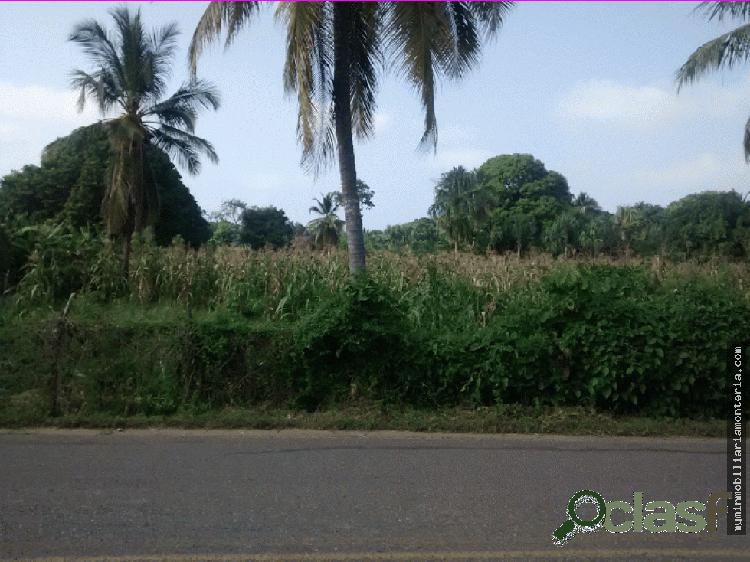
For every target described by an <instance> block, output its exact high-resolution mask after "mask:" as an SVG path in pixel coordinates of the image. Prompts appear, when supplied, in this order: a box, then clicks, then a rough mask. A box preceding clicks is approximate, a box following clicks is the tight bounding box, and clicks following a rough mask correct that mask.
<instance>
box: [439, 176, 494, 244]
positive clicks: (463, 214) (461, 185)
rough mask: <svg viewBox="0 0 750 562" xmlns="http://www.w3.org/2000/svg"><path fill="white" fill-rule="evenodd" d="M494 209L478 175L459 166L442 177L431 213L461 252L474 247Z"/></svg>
mask: <svg viewBox="0 0 750 562" xmlns="http://www.w3.org/2000/svg"><path fill="white" fill-rule="evenodd" d="M490 207H491V202H490V199H489V197H488V196H487V192H486V191H483V190H482V188H481V186H480V185H479V182H478V181H477V174H476V172H473V171H469V170H467V169H466V168H464V167H463V166H458V167H456V168H453V169H452V170H451V171H449V172H446V173H444V174H443V175H442V176H440V180H438V183H437V185H436V186H435V202H434V203H433V204H432V206H431V207H430V209H429V213H430V216H431V217H432V218H434V219H435V221H436V222H437V224H438V226H439V227H440V228H441V229H442V230H443V231H444V232H445V233H446V235H447V236H448V238H449V239H450V241H451V242H452V243H453V249H454V251H456V252H457V251H458V248H459V246H461V245H463V244H472V243H473V240H474V237H475V234H476V232H477V230H478V228H479V226H480V224H481V223H482V221H483V220H484V219H485V218H486V217H487V214H488V212H489V209H490Z"/></svg>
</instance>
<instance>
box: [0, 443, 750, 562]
mask: <svg viewBox="0 0 750 562" xmlns="http://www.w3.org/2000/svg"><path fill="white" fill-rule="evenodd" d="M724 471H725V456H724V442H723V441H722V440H708V439H629V438H572V437H539V436H467V435H424V434H409V433H393V432H385V433H382V432H377V433H358V432H335V433H334V432H302V431H282V432H261V431H211V432H209V431H175V430H166V431H165V430H158V431H157V430H153V431H152V430H144V431H125V432H114V433H111V432H110V433H107V432H99V431H56V430H47V431H34V432H4V433H2V434H0V558H3V559H12V558H42V557H60V558H63V557H64V558H66V559H71V558H73V559H75V558H83V557H89V558H99V559H107V560H112V559H117V558H120V559H122V558H125V559H127V560H140V559H149V560H153V559H159V560H174V561H177V560H180V561H182V560H189V559H203V560H459V559H460V560H503V559H518V560H529V559H542V560H548V559H557V560H559V559H563V560H583V559H595V560H604V559H620V560H643V559H648V560H709V559H725V560H740V559H750V548H749V547H748V545H749V544H750V543H748V539H747V537H727V536H726V534H724V532H723V529H724V521H723V520H721V523H720V525H721V531H720V532H719V533H706V532H704V533H700V534H690V535H689V534H680V533H674V534H673V533H661V534H649V533H638V534H636V533H628V534H620V535H615V534H610V533H607V532H605V531H600V532H596V533H586V534H579V535H577V536H575V537H574V538H573V539H572V540H571V541H570V542H569V543H568V544H567V545H566V546H564V547H562V548H560V547H556V546H554V545H553V543H552V540H551V533H552V531H554V529H555V528H557V527H558V526H559V525H560V524H561V523H562V522H563V520H564V519H565V517H564V514H565V506H566V505H567V502H568V499H569V498H570V496H571V495H572V494H573V493H574V492H575V491H577V490H580V489H583V488H589V489H593V490H596V491H598V492H600V493H601V494H602V495H603V496H604V497H605V498H606V499H608V500H610V499H624V500H628V499H631V498H632V495H633V492H635V491H643V492H644V493H645V496H646V500H647V501H649V500H657V499H658V500H669V501H672V502H673V503H677V502H680V501H684V500H702V501H704V502H705V498H706V497H707V495H708V492H710V491H712V490H721V489H723V488H725V482H724V480H725V472H724Z"/></svg>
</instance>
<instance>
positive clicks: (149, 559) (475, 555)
mask: <svg viewBox="0 0 750 562" xmlns="http://www.w3.org/2000/svg"><path fill="white" fill-rule="evenodd" d="M644 556H659V557H664V558H672V559H679V558H685V557H688V558H689V557H692V558H696V557H700V558H701V559H708V558H729V559H732V560H750V554H748V551H747V550H745V549H701V548H646V549H644V548H635V549H590V550H581V549H579V550H574V549H567V548H560V549H556V550H495V551H465V552H451V551H447V552H429V551H425V552H419V551H416V552H354V553H341V552H329V553H309V554H282V553H277V554H225V555H219V554H163V555H160V554H154V555H144V556H92V557H88V556H87V557H60V556H57V557H52V558H33V559H26V560H30V561H33V562H42V561H44V562H157V561H159V562H197V561H207V562H214V561H216V562H218V561H248V562H277V561H278V562H281V561H286V562H305V561H309V562H339V561H343V562H356V561H359V560H382V561H385V562H388V561H394V560H507V559H512V558H520V559H525V560H550V559H565V558H567V559H577V560H592V559H596V560H603V559H615V558H625V559H628V560H635V559H637V558H641V557H644ZM16 560H19V559H16Z"/></svg>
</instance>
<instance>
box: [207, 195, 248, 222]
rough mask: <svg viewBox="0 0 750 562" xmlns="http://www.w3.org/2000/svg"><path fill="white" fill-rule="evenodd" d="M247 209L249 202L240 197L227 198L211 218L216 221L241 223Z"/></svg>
mask: <svg viewBox="0 0 750 562" xmlns="http://www.w3.org/2000/svg"><path fill="white" fill-rule="evenodd" d="M246 210H247V203H245V202H244V201H240V200H239V199H227V200H226V201H224V202H222V204H221V207H220V208H219V210H218V211H215V212H213V213H211V215H210V216H211V219H212V220H214V221H216V222H221V221H224V222H228V223H231V224H240V221H241V220H242V213H243V212H245V211H246Z"/></svg>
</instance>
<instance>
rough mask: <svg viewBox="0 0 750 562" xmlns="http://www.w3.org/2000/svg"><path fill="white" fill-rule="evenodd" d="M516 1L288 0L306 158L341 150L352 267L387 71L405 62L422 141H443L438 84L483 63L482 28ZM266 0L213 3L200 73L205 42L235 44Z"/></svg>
mask: <svg viewBox="0 0 750 562" xmlns="http://www.w3.org/2000/svg"><path fill="white" fill-rule="evenodd" d="M512 4H513V3H512V2H282V3H279V5H278V7H277V9H276V15H277V17H278V18H279V19H280V20H282V21H283V22H284V23H285V24H286V32H287V52H286V64H285V67H284V87H285V89H286V90H287V91H288V92H296V94H297V101H298V106H299V114H298V119H297V133H298V135H299V138H300V141H301V143H302V151H303V161H304V162H306V163H307V164H310V165H312V166H313V167H316V166H319V165H321V164H323V163H325V162H326V161H328V160H329V159H330V158H331V157H332V156H333V155H334V153H336V154H337V156H338V163H339V173H340V176H341V191H342V194H343V196H344V209H345V214H346V233H347V243H348V248H349V268H350V270H351V271H353V272H354V271H356V270H359V269H362V268H364V266H365V246H364V235H363V230H362V215H361V210H360V206H359V201H358V198H357V191H356V181H357V172H356V166H355V160H354V144H353V136H354V135H356V136H357V137H359V138H366V137H369V136H370V135H371V134H372V132H373V114H374V111H375V95H376V92H377V86H378V79H379V72H378V71H379V69H380V68H383V67H384V66H386V65H387V64H388V63H393V66H394V67H395V68H397V69H399V70H400V71H401V72H402V73H403V75H404V76H405V77H406V79H407V81H408V82H409V83H410V84H411V85H412V86H413V87H414V88H415V89H416V90H417V91H418V92H419V95H420V97H421V101H422V106H423V108H424V112H425V122H424V133H423V135H422V144H423V145H431V146H433V147H434V146H436V143H437V121H436V119H435V91H436V87H435V85H436V81H437V79H438V77H439V76H440V75H444V76H447V77H449V78H460V77H461V76H463V75H464V74H465V73H466V71H467V70H468V69H469V68H471V67H472V66H474V64H475V63H476V62H477V60H478V57H479V52H480V47H481V44H482V41H481V38H480V36H481V34H482V32H485V35H486V36H490V35H492V34H494V33H495V32H496V31H497V30H498V29H499V28H500V25H501V24H502V22H503V18H504V17H505V15H506V14H507V12H508V10H509V9H510V7H511V5H512ZM259 6H260V3H259V2H211V3H210V4H209V6H208V8H206V11H205V13H204V14H203V16H202V17H201V20H200V22H199V23H198V26H197V27H196V29H195V34H194V35H193V41H192V44H191V46H190V63H191V65H192V68H193V70H195V68H196V65H197V62H198V58H199V56H200V54H201V52H202V50H203V48H204V47H205V45H206V44H207V43H208V42H210V41H212V40H214V39H216V38H218V36H219V35H220V34H221V32H222V29H226V31H227V43H230V42H231V41H232V39H233V38H234V37H235V36H236V34H237V31H238V30H239V29H240V28H241V27H242V26H244V25H245V24H247V23H248V22H249V20H250V19H251V18H252V17H253V16H254V15H255V14H256V13H257V12H258V9H259Z"/></svg>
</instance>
